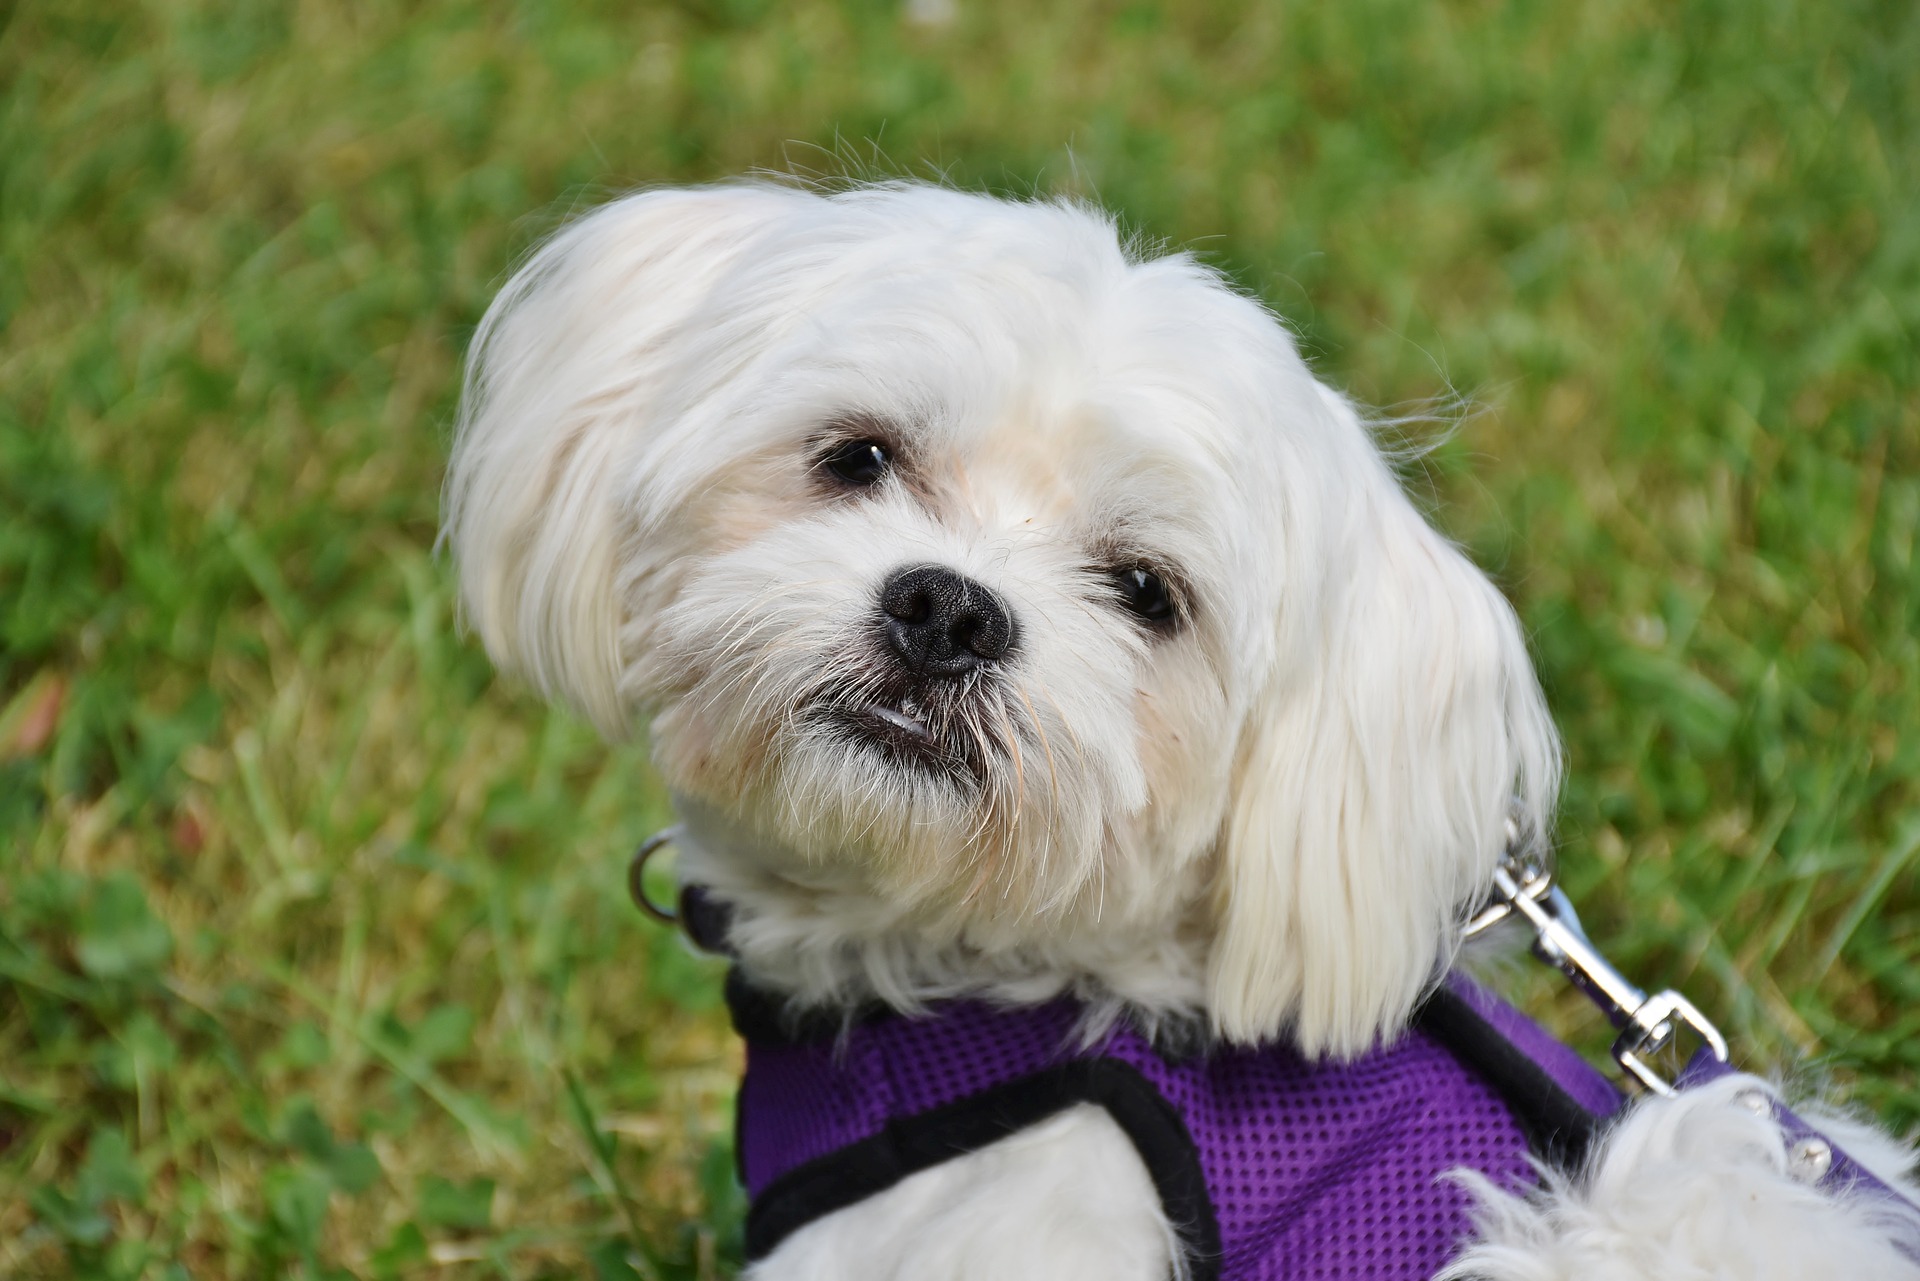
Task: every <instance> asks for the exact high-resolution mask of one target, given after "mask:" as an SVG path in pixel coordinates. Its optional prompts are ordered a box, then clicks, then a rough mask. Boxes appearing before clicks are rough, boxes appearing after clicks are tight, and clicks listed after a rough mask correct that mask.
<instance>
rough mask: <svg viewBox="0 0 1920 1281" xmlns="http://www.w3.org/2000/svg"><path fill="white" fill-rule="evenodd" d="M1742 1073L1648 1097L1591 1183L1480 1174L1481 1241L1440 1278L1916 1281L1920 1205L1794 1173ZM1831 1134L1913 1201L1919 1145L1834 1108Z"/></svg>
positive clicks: (1756, 1083) (1595, 1168) (1612, 1138)
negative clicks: (1508, 1190)
mask: <svg viewBox="0 0 1920 1281" xmlns="http://www.w3.org/2000/svg"><path fill="white" fill-rule="evenodd" d="M1756 1093H1758V1094H1765V1095H1766V1096H1768V1097H1772V1096H1773V1091H1772V1090H1771V1089H1770V1087H1768V1086H1767V1084H1766V1083H1765V1082H1763V1081H1761V1080H1760V1079H1759V1078H1757V1077H1752V1076H1729V1077H1723V1078H1722V1079H1720V1080H1718V1081H1715V1082H1713V1083H1712V1084H1710V1085H1705V1086H1701V1087H1699V1088H1697V1089H1693V1090H1689V1091H1686V1092H1685V1093H1683V1094H1681V1095H1680V1096H1679V1097H1677V1098H1672V1099H1665V1098H1650V1099H1646V1100H1644V1101H1642V1102H1641V1103H1639V1104H1638V1105H1636V1106H1635V1107H1634V1109H1633V1111H1632V1112H1631V1113H1629V1114H1628V1116H1627V1117H1626V1118H1625V1119H1624V1120H1623V1121H1622V1122H1621V1123H1619V1124H1618V1125H1617V1126H1616V1127H1615V1128H1614V1130H1613V1131H1612V1132H1611V1133H1610V1134H1609V1136H1608V1139H1607V1142H1606V1143H1605V1145H1604V1146H1603V1147H1602V1148H1601V1149H1600V1151H1599V1152H1598V1153H1597V1154H1596V1155H1595V1157H1594V1159H1593V1161H1592V1163H1591V1165H1590V1167H1589V1168H1588V1169H1587V1170H1586V1171H1585V1172H1584V1174H1583V1175H1582V1176H1581V1177H1580V1178H1579V1179H1577V1180H1568V1179H1565V1178H1561V1177H1559V1176H1556V1175H1553V1174H1551V1173H1549V1174H1547V1175H1546V1176H1545V1178H1544V1180H1543V1186H1542V1189H1541V1191H1540V1192H1539V1194H1537V1195H1536V1196H1534V1197H1532V1198H1531V1199H1528V1200H1521V1199H1518V1198H1515V1197H1512V1196H1509V1195H1507V1194H1505V1193H1503V1192H1501V1191H1499V1190H1498V1189H1496V1188H1494V1187H1493V1186H1492V1185H1490V1184H1489V1183H1488V1182H1487V1181H1486V1180H1485V1179H1482V1178H1478V1177H1476V1176H1462V1177H1463V1178H1465V1179H1466V1180H1467V1181H1468V1182H1469V1183H1470V1184H1471V1185H1472V1186H1473V1189H1474V1191H1475V1192H1476V1194H1477V1196H1478V1198H1479V1203H1480V1212H1479V1215H1478V1216H1477V1225H1476V1226H1477V1227H1478V1229H1479V1240H1478V1241H1477V1242H1475V1243H1474V1245H1473V1246H1472V1247H1471V1248H1470V1249H1468V1250H1467V1252H1466V1253H1465V1254H1463V1255H1462V1256H1461V1257H1460V1258H1459V1259H1458V1260H1457V1261H1456V1262H1455V1263H1454V1265H1453V1266H1452V1267H1450V1268H1449V1269H1448V1270H1447V1271H1446V1272H1444V1273H1442V1274H1441V1279H1440V1281H1573V1279H1574V1278H1579V1279H1580V1281H1641V1279H1642V1278H1646V1277H1659V1278H1662V1279H1663V1281H1719V1279H1720V1278H1725V1279H1726V1281H1813V1279H1820V1278H1828V1277H1835V1278H1838V1277H1845V1278H1846V1279H1847V1281H1896V1279H1897V1281H1913V1279H1914V1278H1920V1207H1916V1206H1915V1205H1912V1204H1903V1203H1896V1202H1890V1201H1888V1200H1887V1199H1886V1198H1885V1197H1882V1196H1877V1195H1864V1196H1858V1195H1856V1196H1847V1195H1841V1194H1836V1193H1835V1192H1834V1191H1833V1190H1831V1189H1827V1190H1822V1189H1820V1188H1817V1187H1815V1186H1812V1185H1811V1184H1809V1183H1807V1182H1803V1181H1801V1179H1798V1178H1796V1177H1794V1174H1793V1172H1792V1168H1791V1162H1790V1155H1791V1153H1790V1148H1789V1146H1788V1144H1787V1142H1786V1140H1785V1139H1784V1138H1783V1136H1782V1134H1781V1131H1780V1128H1779V1126H1777V1125H1776V1124H1774V1122H1773V1121H1772V1120H1771V1118H1770V1117H1769V1116H1765V1115H1762V1114H1761V1113H1759V1112H1757V1111H1755V1110H1754V1109H1753V1108H1752V1107H1750V1106H1748V1105H1747V1104H1746V1103H1744V1102H1743V1101H1742V1097H1741V1096H1742V1095H1746V1096H1748V1097H1749V1098H1751V1097H1752V1096H1753V1095H1755V1094H1756ZM1819 1123H1820V1125H1821V1128H1822V1131H1823V1133H1825V1134H1826V1135H1828V1136H1829V1137H1831V1138H1832V1139H1834V1140H1835V1141H1836V1142H1838V1143H1839V1144H1840V1145H1841V1147H1842V1148H1843V1149H1844V1150H1845V1151H1846V1152H1847V1153H1848V1155H1850V1156H1852V1157H1853V1158H1854V1159H1855V1160H1856V1161H1859V1162H1860V1163H1861V1164H1862V1165H1863V1166H1865V1167H1866V1168H1868V1169H1870V1170H1872V1171H1873V1172H1874V1173H1875V1174H1876V1175H1877V1176H1878V1177H1879V1178H1880V1179H1882V1180H1883V1181H1884V1182H1886V1183H1887V1184H1888V1185H1889V1186H1892V1187H1895V1188H1898V1189H1899V1190H1900V1191H1901V1192H1902V1193H1904V1194H1905V1195H1907V1196H1908V1197H1909V1198H1912V1197H1914V1196H1915V1192H1916V1189H1915V1187H1914V1185H1913V1184H1912V1183H1911V1182H1910V1181H1909V1179H1908V1175H1909V1173H1910V1169H1911V1166H1912V1162H1913V1154H1912V1153H1911V1152H1908V1151H1905V1150H1904V1149H1903V1148H1902V1147H1901V1146H1900V1145H1898V1144H1895V1143H1894V1142H1893V1141H1892V1140H1890V1139H1889V1138H1887V1136H1885V1135H1883V1134H1881V1133H1879V1132H1878V1131H1875V1130H1873V1129H1871V1128H1870V1127H1867V1126H1863V1125H1860V1124H1858V1123H1857V1122H1851V1121H1848V1120H1846V1119H1844V1118H1841V1117H1838V1116H1834V1115H1823V1116H1821V1117H1820V1118H1819Z"/></svg>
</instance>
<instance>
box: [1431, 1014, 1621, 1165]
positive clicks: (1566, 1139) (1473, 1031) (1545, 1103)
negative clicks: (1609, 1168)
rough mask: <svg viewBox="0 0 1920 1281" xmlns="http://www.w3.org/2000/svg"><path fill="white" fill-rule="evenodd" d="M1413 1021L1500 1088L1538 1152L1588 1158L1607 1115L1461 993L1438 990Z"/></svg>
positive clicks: (1563, 1158) (1551, 1160)
mask: <svg viewBox="0 0 1920 1281" xmlns="http://www.w3.org/2000/svg"><path fill="white" fill-rule="evenodd" d="M1413 1026H1414V1027H1416V1028H1418V1029H1420V1030H1421V1031H1422V1032H1425V1033H1426V1034H1427V1035H1428V1036H1430V1037H1432V1038H1433V1039H1434V1040H1436V1041H1438V1042H1439V1043H1440V1044H1441V1045H1443V1046H1445V1047H1446V1049H1447V1050H1448V1052H1450V1053H1451V1054H1452V1055H1453V1056H1454V1057H1455V1058H1456V1059H1459V1060H1460V1061H1461V1062H1462V1063H1463V1064H1465V1065H1466V1066H1467V1067H1468V1068H1470V1069H1471V1070H1473V1071H1474V1072H1477V1073H1479V1075H1480V1077H1481V1079H1483V1080H1484V1081H1486V1083H1487V1084H1488V1085H1490V1086H1492V1087H1493V1088H1494V1091H1495V1092H1496V1093H1498V1094H1499V1096H1500V1098H1501V1100H1502V1101H1503V1102H1504V1103H1505V1104H1506V1105H1507V1108H1508V1110H1509V1111H1511V1112H1512V1113H1513V1118H1514V1120H1515V1121H1517V1122H1519V1124H1520V1128H1521V1130H1522V1131H1524V1132H1525V1134H1526V1136H1527V1146H1528V1147H1530V1148H1532V1149H1533V1151H1534V1154H1535V1155H1537V1156H1538V1157H1540V1158H1541V1159H1542V1160H1544V1161H1546V1162H1547V1163H1548V1164H1549V1165H1552V1166H1555V1167H1556V1168H1558V1169H1561V1170H1568V1171H1571V1170H1573V1169H1574V1168H1576V1167H1577V1166H1578V1165H1579V1164H1580V1162H1581V1161H1582V1160H1584V1159H1585V1157H1586V1155H1587V1151H1588V1149H1589V1148H1590V1147H1592V1145H1593V1140H1594V1136H1595V1135H1596V1134H1598V1133H1599V1132H1600V1130H1601V1128H1602V1126H1603V1125H1604V1124H1605V1123H1606V1118H1604V1117H1596V1116H1595V1115H1594V1114H1593V1113H1592V1112H1589V1111H1588V1110H1587V1109H1586V1108H1585V1107H1584V1106H1582V1105H1581V1103H1580V1101H1579V1100H1577V1099H1575V1098H1574V1097H1573V1096H1572V1095H1571V1094H1569V1093H1567V1091H1566V1090H1565V1089H1564V1088H1563V1087H1562V1086H1561V1084H1560V1083H1559V1082H1558V1081H1556V1080H1554V1078H1553V1076H1552V1074H1551V1073H1549V1072H1548V1071H1547V1070H1546V1069H1545V1068H1543V1067H1541V1066H1540V1065H1539V1064H1538V1063H1536V1062H1534V1060H1533V1059H1531V1058H1529V1057H1528V1056H1527V1054H1526V1053H1525V1052H1524V1051H1522V1050H1521V1049H1520V1048H1519V1047H1518V1046H1516V1045H1515V1044H1514V1043H1513V1042H1512V1041H1509V1040H1508V1039H1507V1038H1506V1037H1505V1036H1503V1035H1501V1033H1500V1030H1499V1029H1498V1028H1496V1027H1494V1025H1493V1024H1492V1023H1489V1022H1488V1021H1487V1019H1486V1018H1485V1017H1484V1016H1483V1015H1481V1013H1480V1012H1479V1011H1478V1010H1475V1009H1474V1008H1473V1007H1472V1006H1471V1005H1469V1004H1468V1003H1467V1001H1466V1000H1465V999H1464V998H1463V997H1461V996H1460V995H1459V994H1458V993H1457V992H1453V991H1450V990H1448V989H1447V988H1444V987H1443V988H1438V989H1436V990H1435V991H1434V993H1433V995H1431V996H1429V997H1428V998H1427V1000H1426V1002H1425V1003H1424V1004H1423V1005H1422V1006H1421V1007H1420V1009H1418V1010H1417V1011H1415V1012H1414V1016H1413Z"/></svg>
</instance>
